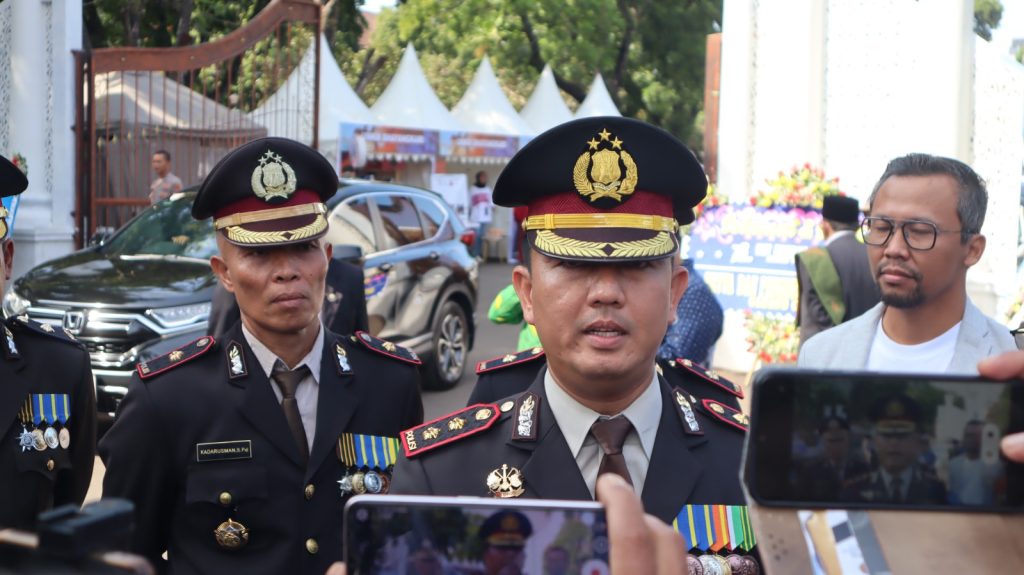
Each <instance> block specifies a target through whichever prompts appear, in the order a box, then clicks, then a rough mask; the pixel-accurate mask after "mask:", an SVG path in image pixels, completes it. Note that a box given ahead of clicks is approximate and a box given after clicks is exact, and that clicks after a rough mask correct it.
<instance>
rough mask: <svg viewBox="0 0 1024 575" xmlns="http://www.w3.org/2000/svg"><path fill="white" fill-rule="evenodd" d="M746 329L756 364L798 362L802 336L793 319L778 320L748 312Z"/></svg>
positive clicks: (745, 317)
mask: <svg viewBox="0 0 1024 575" xmlns="http://www.w3.org/2000/svg"><path fill="white" fill-rule="evenodd" d="M744 327H746V329H747V334H748V335H747V343H748V344H749V347H748V348H747V349H748V351H750V352H751V353H753V354H754V356H755V358H756V359H755V362H760V363H762V364H765V363H794V362H796V355H797V348H798V347H799V344H800V334H799V333H798V332H797V328H796V324H795V322H793V320H792V319H776V318H772V317H768V316H765V315H764V314H760V313H754V312H752V311H750V310H747V311H746V312H744Z"/></svg>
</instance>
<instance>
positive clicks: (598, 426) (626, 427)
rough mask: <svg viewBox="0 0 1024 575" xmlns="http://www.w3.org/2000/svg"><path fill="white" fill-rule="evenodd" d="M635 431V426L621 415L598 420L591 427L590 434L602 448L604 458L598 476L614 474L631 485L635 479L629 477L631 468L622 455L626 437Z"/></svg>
mask: <svg viewBox="0 0 1024 575" xmlns="http://www.w3.org/2000/svg"><path fill="white" fill-rule="evenodd" d="M632 429H633V424H632V423H630V422H629V420H628V419H626V418H625V417H623V416H621V415H619V416H617V417H613V418H611V419H598V420H597V421H595V422H594V425H591V426H590V433H591V435H593V436H594V439H596V440H597V443H598V445H600V446H601V451H603V452H604V457H602V458H601V465H600V467H598V469H597V473H598V475H600V474H603V473H614V474H616V475H618V476H620V477H622V478H623V479H625V480H626V481H627V482H628V483H629V484H630V485H632V484H633V478H631V477H630V476H629V468H627V467H626V457H625V456H624V455H622V444H623V443H625V441H626V436H627V435H629V432H630V430H632Z"/></svg>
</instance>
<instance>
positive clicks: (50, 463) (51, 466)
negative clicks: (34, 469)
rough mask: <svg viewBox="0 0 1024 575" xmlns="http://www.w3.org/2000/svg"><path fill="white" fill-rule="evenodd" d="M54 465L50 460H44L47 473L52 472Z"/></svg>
mask: <svg viewBox="0 0 1024 575" xmlns="http://www.w3.org/2000/svg"><path fill="white" fill-rule="evenodd" d="M54 465H55V464H54V463H53V460H52V459H47V460H46V470H47V471H53V468H54Z"/></svg>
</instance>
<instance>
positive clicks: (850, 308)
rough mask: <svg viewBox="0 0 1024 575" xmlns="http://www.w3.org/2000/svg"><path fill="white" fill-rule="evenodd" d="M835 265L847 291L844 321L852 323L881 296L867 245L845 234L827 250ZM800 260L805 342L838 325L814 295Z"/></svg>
mask: <svg viewBox="0 0 1024 575" xmlns="http://www.w3.org/2000/svg"><path fill="white" fill-rule="evenodd" d="M825 250H826V251H827V252H828V255H829V258H831V259H832V264H833V265H835V267H836V272H837V273H838V274H839V285H840V286H841V287H842V291H843V294H842V296H843V305H844V309H845V313H844V314H843V321H844V322H845V321H849V320H851V319H853V318H855V317H857V316H859V315H861V314H863V313H864V312H866V311H867V310H869V309H871V308H872V307H874V306H875V304H877V303H878V302H879V301H880V300H881V295H880V293H879V291H878V284H876V283H875V280H874V277H873V276H872V274H871V264H870V262H869V261H868V252H867V248H866V247H865V246H864V244H862V243H860V242H859V241H857V238H856V236H855V235H854V234H852V233H851V234H843V235H841V236H839V237H838V238H836V239H835V241H833V242H831V243H829V244H828V245H827V246H825ZM799 261H800V260H799V258H798V259H797V262H798V263H797V266H796V268H797V278H798V280H799V285H800V341H801V342H805V341H807V340H808V339H810V337H811V336H812V335H814V334H816V333H818V332H819V331H822V330H826V329H828V328H830V327H832V326H834V325H836V324H834V323H833V322H832V319H831V318H830V317H829V314H828V312H827V311H825V306H824V305H823V304H822V301H821V297H820V296H819V295H818V293H817V292H815V291H814V286H813V285H812V283H811V279H810V276H809V274H808V271H807V269H806V268H805V267H804V266H803V264H801V263H799Z"/></svg>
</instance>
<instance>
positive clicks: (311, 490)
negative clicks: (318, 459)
mask: <svg viewBox="0 0 1024 575" xmlns="http://www.w3.org/2000/svg"><path fill="white" fill-rule="evenodd" d="M305 493H306V501H309V500H310V499H312V498H313V494H314V493H316V487H313V484H312V483H310V484H309V485H307V486H306V490H305Z"/></svg>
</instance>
